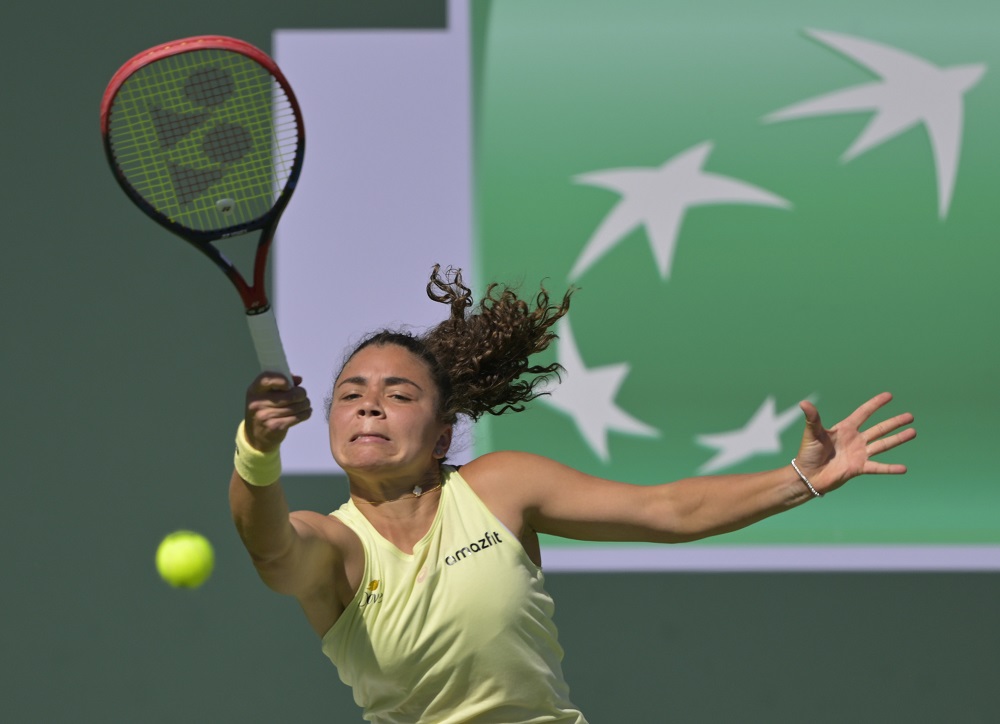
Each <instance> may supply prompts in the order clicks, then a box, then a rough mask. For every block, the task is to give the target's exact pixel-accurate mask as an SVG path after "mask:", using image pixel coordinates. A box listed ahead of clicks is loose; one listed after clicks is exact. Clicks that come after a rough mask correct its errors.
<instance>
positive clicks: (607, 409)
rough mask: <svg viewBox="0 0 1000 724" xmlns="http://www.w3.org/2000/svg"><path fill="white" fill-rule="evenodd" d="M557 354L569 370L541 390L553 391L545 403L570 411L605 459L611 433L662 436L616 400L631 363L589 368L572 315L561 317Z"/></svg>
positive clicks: (546, 397)
mask: <svg viewBox="0 0 1000 724" xmlns="http://www.w3.org/2000/svg"><path fill="white" fill-rule="evenodd" d="M558 334H559V345H558V349H557V358H558V362H559V364H561V365H562V366H563V368H564V369H565V371H564V372H563V374H562V377H563V379H562V382H561V383H558V382H556V381H554V380H553V381H550V382H549V383H548V384H547V385H545V386H544V387H543V388H542V389H540V391H542V392H547V393H549V394H548V395H547V396H545V397H542V398H540V399H541V400H542V401H543V402H545V404H547V405H549V406H550V407H553V408H555V409H556V410H559V411H560V412H562V413H564V414H566V415H569V417H570V418H571V419H572V420H573V422H574V423H575V424H576V427H577V429H578V430H579V431H580V434H581V435H582V436H583V439H584V440H585V441H586V442H587V445H588V446H589V447H590V449H591V450H592V451H593V452H594V454H595V455H597V457H599V458H600V459H601V460H602V461H604V462H607V461H608V460H609V459H610V457H611V455H610V452H609V451H608V433H609V432H610V431H612V430H613V431H615V432H621V433H625V434H627V435H637V436H642V437H659V435H660V433H659V431H658V430H657V429H656V428H654V427H651V426H649V425H647V424H646V423H644V422H642V421H640V420H637V419H636V418H634V417H632V416H631V415H630V414H628V413H627V412H625V411H624V410H623V409H621V408H620V407H618V405H616V404H615V397H616V396H617V395H618V390H619V389H620V388H621V386H622V383H624V382H625V378H626V377H628V373H629V369H630V368H629V365H628V364H627V363H625V362H619V363H618V364H612V365H605V366H604V367H593V368H589V369H588V368H587V366H586V365H585V364H584V362H583V358H582V357H581V356H580V350H579V349H578V348H577V346H576V340H575V339H574V337H573V330H572V328H571V327H570V325H569V321H568V318H566V317H564V318H563V319H562V320H560V321H559V327H558Z"/></svg>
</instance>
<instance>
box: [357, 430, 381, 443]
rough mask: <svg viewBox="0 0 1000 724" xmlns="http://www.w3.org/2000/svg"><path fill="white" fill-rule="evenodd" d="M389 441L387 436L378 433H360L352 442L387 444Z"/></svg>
mask: <svg viewBox="0 0 1000 724" xmlns="http://www.w3.org/2000/svg"><path fill="white" fill-rule="evenodd" d="M388 439H389V438H387V437H386V436H385V435H382V434H380V433H377V432H359V433H357V434H356V435H353V436H352V437H351V442H385V441H388Z"/></svg>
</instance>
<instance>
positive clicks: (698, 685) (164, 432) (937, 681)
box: [0, 0, 1000, 723]
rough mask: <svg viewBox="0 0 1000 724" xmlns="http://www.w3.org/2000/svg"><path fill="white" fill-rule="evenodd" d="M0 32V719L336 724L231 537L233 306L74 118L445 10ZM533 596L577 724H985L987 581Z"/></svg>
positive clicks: (335, 691)
mask: <svg viewBox="0 0 1000 724" xmlns="http://www.w3.org/2000/svg"><path fill="white" fill-rule="evenodd" d="M8 5H9V4H8ZM0 12H2V19H3V27H4V29H5V31H6V32H5V35H6V37H5V43H4V58H5V60H6V67H7V73H6V74H5V83H4V87H5V89H6V93H5V97H6V101H7V102H6V104H5V111H4V114H3V119H4V120H3V127H4V131H5V132H4V134H3V141H2V143H3V159H2V160H3V168H4V170H5V173H4V174H3V180H2V182H0V183H2V184H3V191H4V193H3V199H4V202H3V207H4V210H5V212H6V216H7V218H8V219H9V220H10V222H9V223H8V224H7V225H6V228H5V232H6V233H5V238H4V240H3V242H2V243H3V245H4V250H5V256H4V263H3V265H2V270H3V271H2V281H3V284H2V289H3V294H4V300H5V306H6V308H7V315H6V319H5V321H4V330H5V334H4V343H3V348H2V349H3V358H2V359H3V376H4V378H5V382H6V384H5V386H4V387H5V390H4V395H3V397H4V406H3V409H4V414H3V416H2V423H0V424H2V430H3V434H2V436H0V440H2V445H3V447H2V449H3V453H4V458H5V460H6V462H7V464H6V465H5V467H4V475H3V488H2V490H3V499H2V505H0V510H2V516H3V522H2V526H0V536H2V538H0V544H2V550H3V551H4V553H5V563H6V569H7V571H8V575H7V577H6V583H5V584H4V591H3V596H2V600H3V606H2V612H3V625H2V628H0V631H2V639H0V645H2V651H3V655H2V657H0V667H2V670H0V681H2V682H3V683H2V687H3V689H2V696H0V719H2V720H4V721H11V722H64V721H65V722H69V721H72V722H237V721H238V722H244V723H245V722H278V721H296V722H320V721H359V720H360V716H359V715H358V711H357V709H356V708H355V707H354V705H353V702H352V699H351V696H350V692H349V691H348V690H347V689H346V688H345V687H344V686H343V685H342V684H341V683H340V682H339V680H338V678H337V676H336V672H335V670H334V669H333V667H332V666H331V665H330V664H329V663H328V662H327V661H326V660H325V658H324V657H323V656H322V654H321V653H320V651H319V647H318V644H317V642H316V641H315V640H314V637H313V634H312V633H311V632H310V630H309V629H308V627H307V625H306V623H305V621H304V619H303V618H302V617H301V616H300V615H299V614H298V611H297V606H296V604H295V603H294V602H293V601H291V600H286V599H283V598H281V597H278V596H277V595H275V594H272V593H270V592H269V591H267V590H266V589H265V588H264V587H263V586H262V585H261V584H260V583H259V582H258V580H257V578H256V576H255V574H254V572H253V570H252V569H251V567H250V564H249V562H248V560H247V558H246V555H245V553H244V552H243V550H242V548H241V546H240V544H239V541H238V540H237V538H236V535H235V533H234V531H233V529H232V526H231V524H230V521H229V513H228V507H227V501H226V483H227V480H228V477H229V472H230V464H231V460H230V457H229V454H230V449H231V439H232V434H233V430H234V427H235V422H236V420H237V419H238V417H239V414H240V409H241V403H242V396H243V390H244V387H245V384H246V382H247V381H248V380H249V379H251V378H252V377H253V375H254V374H255V373H256V369H255V357H254V354H253V351H252V349H251V345H250V340H249V336H248V335H247V334H246V329H245V327H244V326H243V324H242V323H238V322H236V321H235V320H236V319H237V318H238V317H239V315H240V314H241V310H240V308H239V303H238V301H237V298H236V296H235V295H234V294H233V292H232V290H231V289H229V288H228V287H227V286H226V284H225V283H224V282H222V280H221V278H220V277H219V272H218V271H217V270H216V269H214V268H213V267H211V265H209V264H206V263H204V262H203V260H201V259H200V257H198V256H197V255H196V253H195V252H194V251H192V250H191V249H190V248H188V247H187V246H186V245H184V244H183V243H181V242H180V241H177V240H174V239H172V238H171V237H169V235H167V234H166V232H162V231H161V230H159V229H158V228H157V227H155V225H152V223H151V222H150V221H148V220H147V219H146V218H145V217H143V216H142V214H140V213H139V212H138V211H136V210H135V209H134V208H133V207H132V206H131V205H130V204H129V203H128V202H127V201H126V200H125V199H124V197H123V196H122V194H121V192H120V190H119V189H118V187H117V186H116V184H115V183H114V181H113V179H112V178H111V175H110V173H109V172H108V170H107V168H106V167H105V162H104V159H103V153H102V149H101V145H100V139H99V133H98V103H99V101H100V97H101V93H102V92H103V90H104V87H105V85H106V83H107V81H108V79H109V78H110V76H111V74H112V73H113V72H114V71H115V70H116V69H117V68H118V66H119V65H120V64H121V63H122V62H123V61H124V60H125V59H127V58H128V57H130V56H131V55H133V54H134V53H136V52H138V51H140V50H142V49H144V48H146V47H148V46H150V45H153V44H156V43H159V42H162V41H164V40H168V39H173V38H177V37H182V36H186V35H194V34H202V33H224V34H228V35H234V36H237V37H242V38H244V39H246V40H248V41H250V42H252V43H254V44H257V45H260V46H262V47H265V48H266V47H268V43H269V37H270V33H271V30H272V29H274V28H276V27H440V26H441V25H442V23H444V22H445V17H444V15H445V14H444V4H443V2H423V1H420V0H399V1H397V2H381V1H378V0H365V1H362V0H355V1H352V2H343V1H342V0H339V1H337V2H330V3H319V2H315V3H309V2H305V1H304V0H287V1H286V2H284V3H265V2H261V1H260V0H249V2H244V3H241V4H238V5H237V4H231V3H224V4H223V3H218V4H209V3H205V2H203V1H202V2H189V1H188V2H173V3H169V4H157V5H151V4H148V3H135V2H130V3H125V2H122V1H121V0H107V1H106V2H103V3H100V4H92V5H90V6H89V7H88V6H85V4H79V5H71V4H68V3H64V4H60V5H56V4H49V3H44V2H36V3H20V4H18V5H17V6H16V7H9V6H8V7H5V9H3V10H2V11H0ZM85 29H89V30H85ZM138 274H141V275H142V276H134V275H138ZM954 471H955V478H956V480H958V479H960V476H961V460H960V459H958V460H956V461H955V466H954ZM941 483H942V485H949V484H950V485H954V484H955V481H947V480H944V481H941ZM341 485H342V484H341V483H340V481H338V480H336V479H319V478H316V479H312V478H311V479H304V480H301V481H297V482H296V483H295V484H294V485H290V486H289V487H290V490H291V492H290V495H291V497H292V501H291V503H292V505H293V507H309V508H316V509H319V510H326V509H330V508H332V507H334V506H335V505H337V504H338V503H339V501H340V500H341V499H342V497H343V492H342V487H341ZM180 527H188V528H194V529H196V530H200V531H202V532H204V533H205V534H207V535H208V536H209V537H210V538H211V539H212V541H213V542H214V544H215V545H216V549H217V556H218V564H217V571H216V574H215V575H214V577H213V578H212V580H211V581H210V582H209V583H208V584H206V585H205V586H204V587H203V588H202V589H200V590H198V591H193V592H187V591H175V590H172V589H169V588H168V587H167V586H166V585H164V584H163V583H162V582H161V581H160V580H159V579H158V578H157V576H156V573H155V571H154V568H153V562H152V561H153V553H154V550H155V547H156V544H157V542H158V541H159V539H160V538H161V537H162V536H163V535H164V534H165V533H167V532H169V531H170V530H173V529H175V528H180ZM549 586H550V589H551V591H552V593H553V594H554V596H555V597H556V601H557V614H556V616H557V623H558V624H559V626H560V628H561V630H562V635H563V643H564V645H565V648H566V649H567V662H566V670H567V676H568V678H569V680H570V683H571V686H572V688H573V691H574V694H575V698H576V700H577V701H578V702H579V703H580V704H581V705H582V706H583V707H584V710H585V711H587V712H589V717H590V718H591V720H592V721H593V722H632V721H639V722H659V721H670V720H673V721H684V722H719V721H739V722H799V721H809V722H825V721H829V722H843V721H871V722H922V721H926V722H945V721H947V722H988V721H997V720H1000V699H998V695H997V694H996V688H995V686H996V681H997V679H998V673H1000V666H998V653H997V649H998V643H1000V636H998V633H1000V624H998V622H997V615H996V611H997V604H996V602H997V600H1000V595H998V594H1000V578H998V577H997V576H996V575H994V574H975V575H973V574H948V575H914V574H906V575H903V574H898V575H882V574H855V575H821V574H812V575H794V574H782V575H749V574H741V575H690V574H685V575H678V574H658V575H637V574H608V575H568V574H552V575H551V576H550V577H549Z"/></svg>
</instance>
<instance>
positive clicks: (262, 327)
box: [247, 307, 293, 382]
mask: <svg viewBox="0 0 1000 724" xmlns="http://www.w3.org/2000/svg"><path fill="white" fill-rule="evenodd" d="M247 324H249V325H250V336H251V337H252V338H253V346H254V348H255V349H256V350H257V359H258V360H259V361H260V369H261V371H262V372H278V373H280V374H283V375H284V376H285V377H286V378H287V379H288V381H289V382H293V380H292V372H291V370H289V369H288V360H287V359H286V358H285V348H284V347H283V346H282V345H281V335H279V334H278V322H277V321H276V320H275V318H274V310H273V309H271V308H270V307H269V308H268V309H267V310H266V311H264V312H260V313H259V314H248V315H247Z"/></svg>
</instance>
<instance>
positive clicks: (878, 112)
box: [764, 30, 986, 219]
mask: <svg viewBox="0 0 1000 724" xmlns="http://www.w3.org/2000/svg"><path fill="white" fill-rule="evenodd" d="M806 32H807V33H808V34H809V35H810V36H812V37H813V38H815V39H816V40H818V41H819V42H821V43H823V44H825V45H828V46H829V47H831V48H834V49H835V50H838V51H840V52H841V53H842V54H844V55H846V56H847V57H849V58H851V59H852V60H855V61H857V62H858V63H860V64H861V65H863V66H864V67H866V68H868V69H869V70H871V71H872V72H873V73H875V74H876V75H878V76H879V77H880V78H881V80H880V81H876V82H874V83H865V84H863V85H858V86H853V87H851V88H845V89H844V90H839V91H834V92H832V93H827V94H826V95H821V96H818V97H816V98H812V99H810V100H806V101H802V102H801V103H796V104H794V105H791V106H788V107H787V108H783V109H781V110H778V111H775V112H774V113H771V114H769V115H767V116H765V117H764V122H765V123H773V122H776V121H787V120H792V119H795V118H807V117H810V116H825V115H833V114H837V113H857V112H862V111H874V113H875V115H874V117H873V118H872V120H871V122H870V123H869V124H868V126H867V127H866V128H865V130H864V131H862V133H861V135H860V136H858V137H857V139H855V141H854V143H853V144H851V147H850V148H848V149H847V151H845V152H844V155H843V156H842V157H841V161H842V162H844V163H846V162H848V161H850V160H851V159H854V158H857V157H858V156H860V155H861V154H863V153H864V152H865V151H869V150H871V149H873V148H875V147H877V146H879V145H880V144H882V143H885V142H886V141H889V140H891V139H893V138H895V137H896V136H898V135H900V134H902V133H903V132H905V131H907V130H909V129H910V128H912V127H914V126H916V125H918V124H923V125H924V127H925V128H926V129H927V135H928V136H929V137H930V143H931V152H932V153H933V155H934V167H935V169H936V172H937V184H938V217H939V218H941V219H944V218H945V217H947V215H948V208H949V207H950V205H951V197H952V191H953V189H954V187H955V179H956V177H957V175H958V159H959V156H960V151H961V146H962V122H963V116H964V112H963V103H962V96H963V94H964V93H966V92H967V91H968V90H970V89H971V88H972V87H973V86H975V85H976V84H977V83H978V82H979V80H980V79H981V78H982V77H983V73H985V72H986V65H984V64H982V63H978V64H975V65H960V66H952V67H949V68H941V67H939V66H936V65H933V64H931V63H929V62H927V61H926V60H924V59H923V58H918V57H917V56H915V55H911V54H909V53H906V52H903V51H902V50H897V49H896V48H892V47H890V46H888V45H882V44H880V43H875V42H872V41H870V40H864V39H863V38H856V37H852V36H850V35H841V34H839V33H831V32H826V31H821V30H808V31H806Z"/></svg>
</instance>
